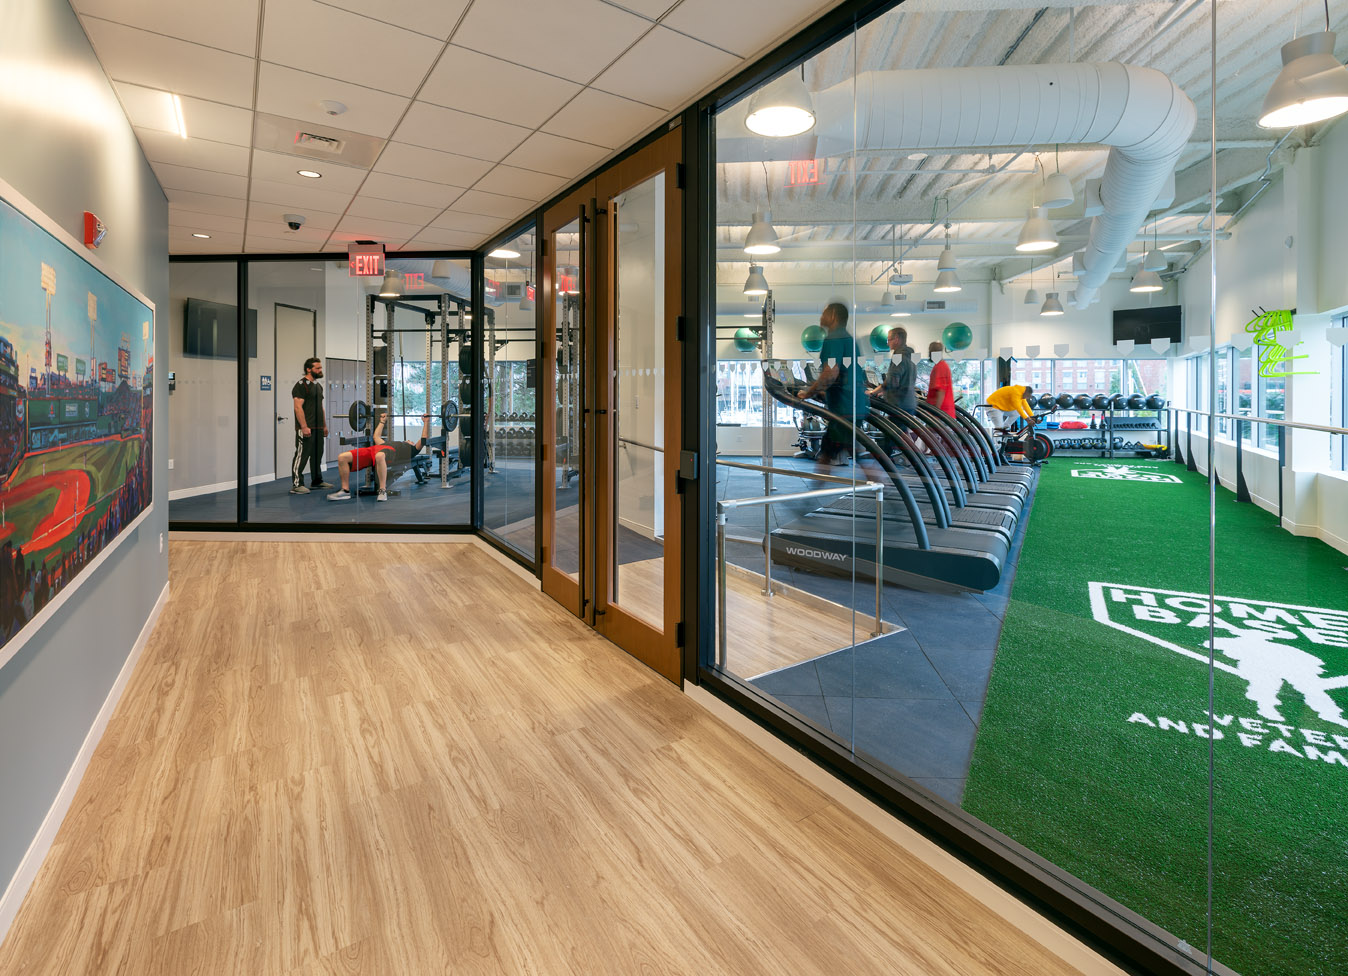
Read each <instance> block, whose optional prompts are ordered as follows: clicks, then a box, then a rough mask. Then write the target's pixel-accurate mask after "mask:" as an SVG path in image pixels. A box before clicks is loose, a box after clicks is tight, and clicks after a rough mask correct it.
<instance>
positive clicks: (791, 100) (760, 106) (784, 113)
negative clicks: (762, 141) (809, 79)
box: [744, 67, 814, 139]
mask: <svg viewBox="0 0 1348 976" xmlns="http://www.w3.org/2000/svg"><path fill="white" fill-rule="evenodd" d="M804 70H805V69H804V67H802V68H801V72H802V74H803V73H804ZM744 124H745V125H746V126H748V127H749V131H750V132H756V133H758V135H760V136H771V137H773V138H778V139H780V138H784V137H786V136H798V135H800V134H801V133H802V132H808V131H809V130H810V129H813V128H814V99H812V98H811V97H810V93H809V91H808V90H807V89H806V88H805V79H804V78H802V77H801V76H800V75H798V74H796V72H794V71H792V72H790V73H788V74H787V75H785V76H784V77H782V78H779V79H778V80H777V81H774V82H772V83H771V84H769V85H766V86H764V87H763V88H761V89H759V91H758V93H757V94H755V95H754V96H753V98H751V99H749V115H748V117H747V118H745V120H744Z"/></svg>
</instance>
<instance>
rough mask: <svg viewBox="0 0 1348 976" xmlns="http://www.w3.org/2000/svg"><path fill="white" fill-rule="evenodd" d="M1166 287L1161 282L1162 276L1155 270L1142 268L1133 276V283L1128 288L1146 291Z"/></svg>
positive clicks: (1135, 290)
mask: <svg viewBox="0 0 1348 976" xmlns="http://www.w3.org/2000/svg"><path fill="white" fill-rule="evenodd" d="M1164 287H1165V286H1164V285H1163V284H1161V279H1160V277H1159V276H1158V275H1157V274H1156V272H1155V271H1148V270H1147V269H1146V268H1142V269H1141V270H1139V271H1138V273H1137V274H1136V275H1134V276H1133V284H1132V286H1131V287H1130V288H1129V289H1128V290H1129V291H1133V292H1143V293H1145V292H1153V291H1160V290H1161V289H1162V288H1164Z"/></svg>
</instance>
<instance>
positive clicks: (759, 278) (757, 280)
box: [744, 264, 768, 298]
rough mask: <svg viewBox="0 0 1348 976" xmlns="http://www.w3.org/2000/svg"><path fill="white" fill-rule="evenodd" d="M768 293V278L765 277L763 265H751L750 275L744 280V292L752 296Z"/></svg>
mask: <svg viewBox="0 0 1348 976" xmlns="http://www.w3.org/2000/svg"><path fill="white" fill-rule="evenodd" d="M767 293H768V279H766V278H764V277H763V266H762V265H761V264H751V265H749V277H748V278H746V279H745V281H744V294H746V295H748V296H749V297H751V298H752V297H754V296H756V295H766V294H767Z"/></svg>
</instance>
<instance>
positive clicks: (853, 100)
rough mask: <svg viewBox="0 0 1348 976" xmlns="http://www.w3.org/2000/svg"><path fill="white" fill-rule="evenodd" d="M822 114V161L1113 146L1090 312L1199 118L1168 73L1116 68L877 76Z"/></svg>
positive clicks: (834, 97) (1090, 246)
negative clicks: (882, 152)
mask: <svg viewBox="0 0 1348 976" xmlns="http://www.w3.org/2000/svg"><path fill="white" fill-rule="evenodd" d="M814 107H815V115H816V117H817V118H818V120H819V122H818V125H817V127H816V132H815V136H816V142H817V144H816V148H815V151H816V153H817V155H819V156H831V155H846V154H847V153H849V152H851V151H852V149H853V148H854V147H855V148H857V149H892V150H895V151H900V150H904V149H924V150H932V149H949V150H960V149H963V150H977V149H986V148H987V147H991V146H1006V147H1022V146H1023V147H1027V148H1028V147H1034V146H1051V145H1075V144H1081V143H1086V144H1095V145H1105V146H1109V147H1110V151H1109V159H1108V161H1107V163H1106V164H1105V172H1104V176H1103V177H1102V179H1101V187H1100V200H1101V203H1102V204H1103V212H1102V213H1101V214H1100V215H1099V216H1097V217H1095V218H1094V219H1093V220H1092V222H1091V231H1090V239H1089V241H1088V242H1087V244H1086V247H1085V250H1084V251H1082V253H1081V261H1080V267H1081V269H1082V270H1081V271H1080V272H1079V275H1078V280H1077V298H1076V306H1077V307H1078V308H1085V307H1086V306H1087V305H1088V304H1090V302H1091V299H1092V298H1093V297H1094V295H1095V293H1096V292H1097V291H1098V290H1099V288H1100V286H1101V285H1103V284H1104V282H1105V280H1106V279H1107V278H1108V277H1109V274H1110V272H1111V271H1112V270H1113V269H1114V268H1115V267H1116V266H1117V265H1118V264H1119V260H1120V258H1121V257H1123V256H1124V255H1125V254H1126V251H1127V247H1128V244H1129V242H1130V241H1132V240H1133V239H1134V238H1135V237H1136V235H1137V233H1138V231H1139V230H1140V229H1141V227H1142V225H1143V224H1144V223H1145V222H1146V219H1147V215H1148V213H1149V212H1150V211H1151V209H1152V207H1153V206H1154V205H1155V202H1156V200H1157V198H1158V196H1160V195H1161V193H1162V192H1163V191H1164V190H1165V188H1166V186H1167V182H1168V179H1169V177H1170V175H1171V173H1172V172H1173V171H1174V168H1175V164H1176V163H1177V162H1178V160H1179V157H1180V154H1181V152H1182V151H1183V150H1184V147H1185V143H1186V142H1187V141H1188V138H1189V136H1190V135H1191V134H1192V132H1193V128H1194V122H1195V119H1196V117H1197V113H1196V112H1195V110H1194V104H1193V102H1192V101H1191V100H1190V99H1189V96H1188V95H1186V94H1185V93H1184V92H1183V91H1182V90H1181V89H1180V88H1179V86H1177V85H1176V84H1175V83H1174V82H1172V81H1171V80H1170V79H1169V78H1168V77H1166V76H1165V75H1164V74H1162V73H1161V72H1159V71H1156V70H1154V69H1152V68H1142V67H1138V66H1136V65H1128V64H1117V63H1112V62H1111V63H1106V64H1035V65H1015V66H1003V67H997V68H928V69H919V70H909V71H867V72H863V73H861V74H859V75H857V77H856V78H855V80H854V81H852V80H849V81H846V82H843V83H841V84H838V85H835V86H833V87H832V88H828V89H825V90H824V91H821V92H817V93H816V94H815V96H814ZM760 145H761V143H760Z"/></svg>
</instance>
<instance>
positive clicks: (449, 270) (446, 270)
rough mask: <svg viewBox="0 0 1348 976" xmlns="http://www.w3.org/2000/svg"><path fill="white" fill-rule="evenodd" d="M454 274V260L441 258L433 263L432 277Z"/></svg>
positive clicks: (445, 276)
mask: <svg viewBox="0 0 1348 976" xmlns="http://www.w3.org/2000/svg"><path fill="white" fill-rule="evenodd" d="M453 274H454V262H453V261H445V260H443V259H442V260H439V261H436V262H435V263H434V264H432V265H431V277H432V278H449V277H451V276H452V275H453Z"/></svg>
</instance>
